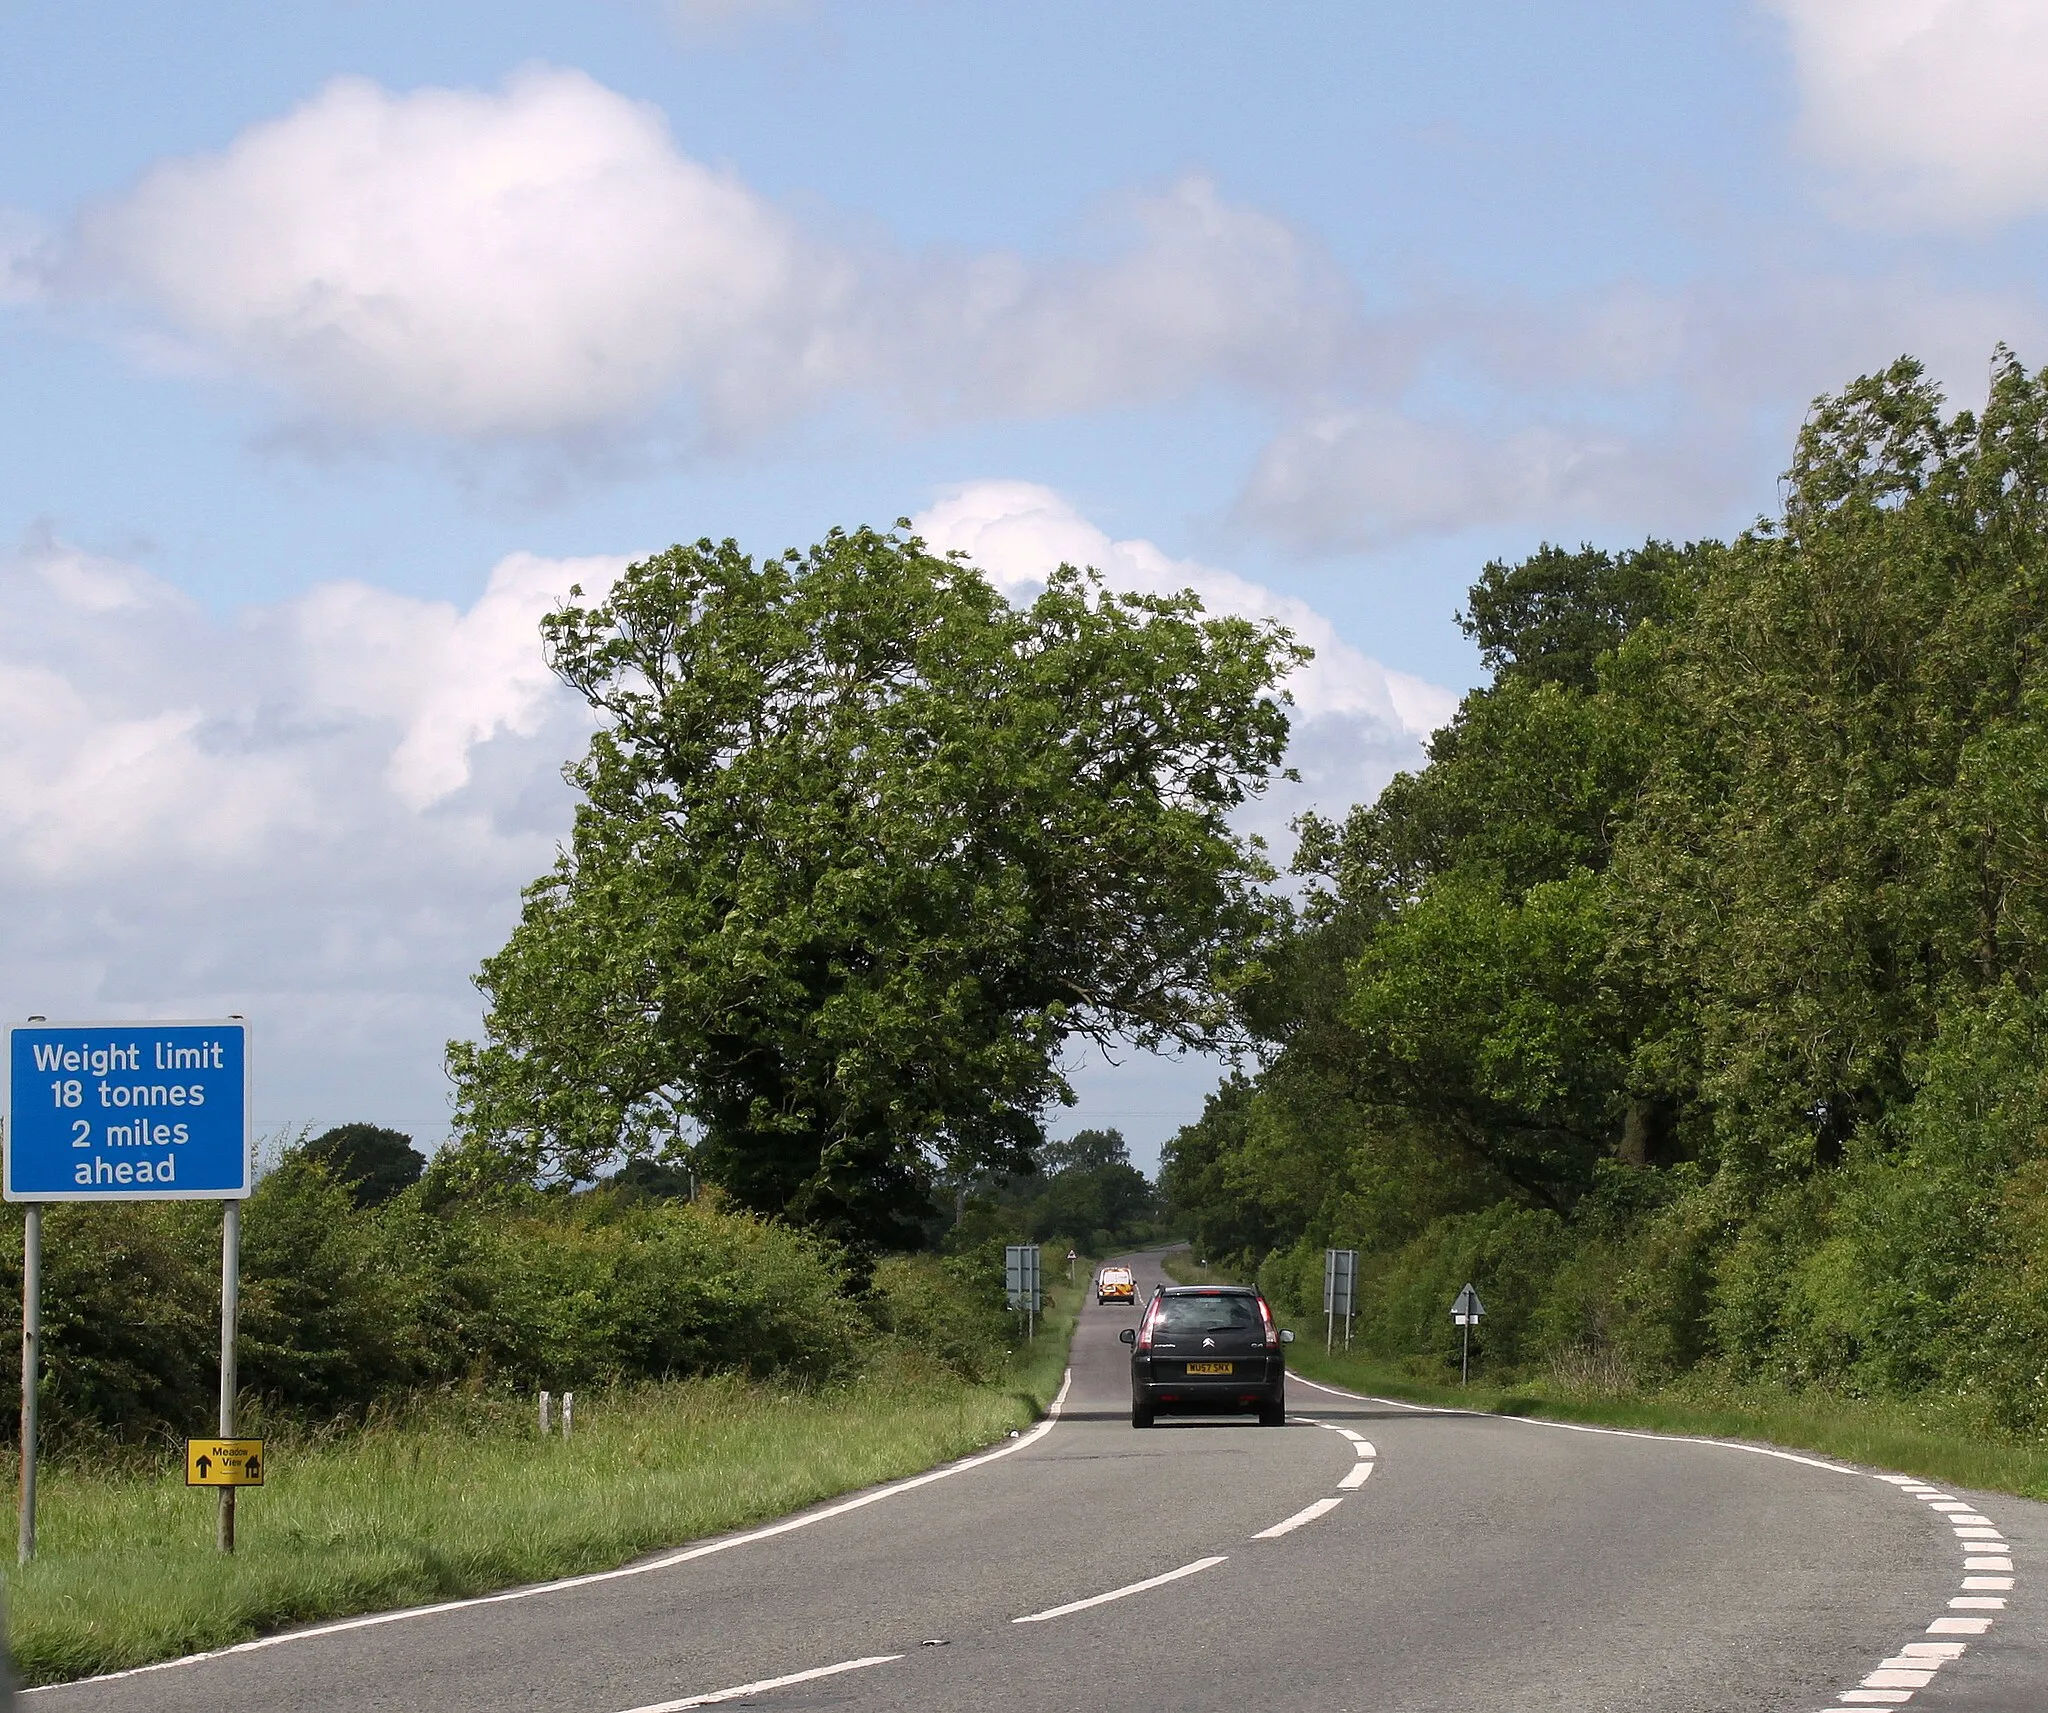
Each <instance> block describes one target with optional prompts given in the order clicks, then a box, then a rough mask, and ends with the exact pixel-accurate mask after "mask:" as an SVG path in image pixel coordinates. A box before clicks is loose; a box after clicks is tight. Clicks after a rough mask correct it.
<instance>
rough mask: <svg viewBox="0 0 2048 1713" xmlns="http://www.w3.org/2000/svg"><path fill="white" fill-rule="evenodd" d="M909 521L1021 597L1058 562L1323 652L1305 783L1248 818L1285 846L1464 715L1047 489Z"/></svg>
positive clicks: (1291, 606)
mask: <svg viewBox="0 0 2048 1713" xmlns="http://www.w3.org/2000/svg"><path fill="white" fill-rule="evenodd" d="M911 522H912V525H913V526H914V527H915V529H916V530H917V532H918V534H920V535H921V536H923V537H924V539H925V540H926V541H927V542H928V543H929V544H930V545H931V546H932V547H933V549H935V550H936V551H938V552H941V553H945V552H951V551H953V550H955V549H957V550H959V551H961V552H963V553H965V554H966V555H967V556H968V558H969V559H970V560H972V561H973V562H974V564H976V565H977V566H979V567H980V568H981V569H982V570H983V571H984V572H986V573H987V574H988V576H989V578H990V579H991V580H992V581H993V582H994V583H995V584H996V585H997V586H998V587H999V588H1002V589H1003V590H1004V591H1005V592H1006V593H1009V594H1011V595H1013V596H1016V595H1024V594H1029V593H1030V592H1031V591H1032V590H1033V589H1034V588H1035V587H1036V586H1037V585H1039V584H1042V583H1043V582H1044V580H1045V578H1046V575H1047V573H1048V572H1050V571H1052V570H1053V569H1054V568H1055V567H1056V566H1058V565H1061V564H1070V565H1092V566H1093V567H1095V569H1096V570H1098V571H1100V572H1101V573H1102V575H1103V580H1104V581H1105V582H1106V583H1107V584H1108V585H1109V587H1111V588H1113V589H1120V590H1126V591H1130V592H1133V593H1144V594H1171V593H1174V592H1177V591H1179V590H1181V589H1193V590H1194V591H1195V593H1196V594H1197V595H1199V596H1200V597H1201V599H1202V604H1203V606H1204V607H1206V608H1207V609H1208V610H1209V611H1211V612H1213V613H1219V614H1231V615H1236V616H1240V617H1246V618H1275V619H1278V620H1280V621H1281V622H1282V623H1283V624H1285V625H1286V626H1287V627H1288V628H1289V629H1290V630H1292V631H1293V632H1294V634H1295V636H1296V637H1297V638H1298V639H1299V640H1300V641H1302V642H1304V643H1306V644H1308V646H1309V647H1311V648H1313V649H1314V650H1315V658H1314V659H1313V660H1312V661H1310V662H1309V664H1308V665H1307V666H1305V667H1303V668H1301V669H1300V670H1299V671H1297V672H1296V673H1294V674H1293V676H1292V677H1291V678H1290V679H1289V681H1288V684H1287V689H1288V690H1289V692H1290V693H1291V694H1292V695H1293V697H1294V701H1295V724H1294V735H1293V740H1292V743H1291V745H1290V748H1289V751H1288V762H1289V764H1290V765H1291V766H1293V767H1294V768H1296V769H1297V770H1298V771H1299V772H1300V773H1301V776H1302V780H1301V783H1300V784H1299V785H1290V784H1288V783H1286V782H1284V781H1283V782H1281V783H1279V784H1276V785H1275V786H1274V787H1273V789H1272V790H1271V791H1270V792H1269V793H1268V794H1267V796H1266V797H1265V798H1264V800H1263V801H1262V802H1261V803H1260V804H1259V805H1257V806H1256V807H1255V808H1254V809H1253V810H1252V811H1250V813H1249V814H1248V816H1247V818H1246V824H1247V825H1248V826H1249V827H1251V828H1252V829H1253V830H1255V831H1258V832H1260V833H1261V834H1263V835H1264V836H1265V837H1266V838H1268V839H1269V840H1271V841H1273V842H1275V843H1276V844H1277V845H1282V846H1284V845H1285V843H1286V838H1285V829H1286V827H1287V824H1288V822H1289V821H1291V820H1292V819H1293V818H1294V816H1296V815H1298V814H1300V813H1301V812H1302V811H1303V810H1304V809H1310V808H1316V809H1321V810H1324V811H1325V812H1328V813H1333V814H1337V815H1341V814H1342V813H1343V811H1344V810H1346V809H1348V808H1349V807H1350V806H1351V805H1352V804H1354V803H1359V802H1365V801H1369V800H1370V799H1371V798H1373V797H1375V796H1377V795H1378V793H1379V790H1380V788H1381V787H1382V786H1383V785H1385V784H1386V782H1387V781H1388V780H1389V779H1390V778H1392V777H1393V775H1394V774H1395V773H1396V772H1398V771H1400V770H1401V769H1403V768H1412V767H1416V766H1419V765H1420V764H1421V761H1422V759H1423V757H1422V742H1423V740H1424V739H1425V738H1426V737H1427V736H1428V735H1429V733H1430V732H1432V731H1434V730H1435V729H1436V728H1437V727H1438V726H1440V725H1442V724H1443V723H1444V722H1445V721H1447V720H1448V719H1449V718H1450V717H1451V715H1452V713H1453V712H1455V711H1456V708H1457V702H1458V699H1457V697H1456V695H1455V694H1453V693H1452V692H1451V691H1448V690H1444V689H1442V688H1440V687H1438V686H1436V685H1433V684H1428V683H1425V682H1424V681H1423V680H1421V679H1419V678H1414V677H1410V676H1409V675H1408V674H1406V673H1401V672H1394V671H1391V670H1390V669H1388V668H1387V667H1385V666H1382V665H1381V664H1380V663H1379V662H1378V661H1376V660H1374V659H1372V658H1370V657H1369V656H1367V655H1365V654H1363V653H1361V652H1360V651H1359V650H1358V649H1357V648H1355V647H1353V646H1352V645H1351V644H1350V643H1348V642H1346V641H1345V640H1344V639H1343V638H1342V637H1341V636H1339V635H1338V633H1337V630H1336V627H1335V626H1333V625H1332V624H1331V623H1330V621H1329V620H1328V619H1326V618H1325V617H1323V615H1322V614H1320V613H1318V612H1317V611H1316V610H1315V609H1314V608H1312V607H1310V606H1309V605H1308V604H1307V603H1306V602H1304V601H1300V600H1297V599H1295V598H1294V597H1292V596H1289V595H1281V594H1277V593H1275V592H1274V591H1273V590H1270V589H1267V588H1263V587H1261V586H1260V585H1259V584H1257V583H1253V582H1250V581H1248V580H1246V579H1245V578H1242V577H1239V576H1238V575H1236V573H1234V572H1231V571H1224V570H1219V569H1217V568H1215V567H1213V566H1208V565H1201V564H1198V563H1196V562H1195V561H1193V560H1188V559H1174V558H1171V557H1169V556H1168V555H1167V554H1165V553H1163V552H1162V551H1160V549H1159V548H1158V547H1156V546H1155V545H1153V543H1151V542H1149V541H1144V540H1129V541H1114V540H1112V539H1111V538H1110V537H1109V536H1108V535H1107V534H1106V533H1104V531H1102V530H1101V529H1099V528H1097V527H1096V526H1095V525H1094V524H1092V523H1090V522H1089V521H1088V520H1087V519H1086V518H1084V517H1083V516H1081V514H1080V513H1079V512H1077V511H1076V510H1075V509H1074V507H1073V506H1072V504H1071V503H1069V502H1068V501H1067V500H1066V499H1064V498H1063V497H1062V496H1061V495H1059V494H1058V493H1056V492H1054V491H1053V490H1052V489H1050V488H1046V487H1041V486H1039V485H1038V484H1037V483H1034V482H1002V481H983V482H972V483H968V484H966V485H965V486H963V487H961V488H960V489H958V490H957V491H956V492H954V493H952V494H950V495H948V496H947V497H946V498H945V499H943V500H941V501H939V502H938V503H937V504H936V505H934V506H932V507H930V508H929V509H928V510H926V511H924V512H921V513H920V514H919V515H918V516H916V517H915V518H913V519H912V520H911Z"/></svg>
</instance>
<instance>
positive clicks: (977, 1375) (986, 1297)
mask: <svg viewBox="0 0 2048 1713" xmlns="http://www.w3.org/2000/svg"><path fill="white" fill-rule="evenodd" d="M1001 1259H1002V1258H1001V1256H1000V1255H999V1256H997V1257H996V1260H997V1264H998V1268H1000V1263H1001ZM986 1271H987V1269H986V1268H985V1267H980V1268H977V1267H975V1265H974V1262H973V1261H972V1260H969V1261H965V1262H963V1261H962V1260H961V1259H959V1258H948V1259H945V1260H941V1259H940V1258H939V1257H938V1256H936V1255H892V1256H889V1257H887V1258H886V1259H884V1260H882V1261H880V1262H877V1263H876V1265H875V1272H874V1278H873V1280H872V1281H871V1283H870V1285H869V1288H868V1289H869V1295H868V1313H869V1314H870V1316H871V1317H872V1318H873V1320H874V1323H875V1325H876V1327H877V1328H878V1329H879V1330H880V1331H882V1332H883V1333H885V1334H888V1335H890V1336H891V1337H894V1338H896V1339H898V1340H900V1341H901V1342H902V1343H904V1344H906V1345H908V1346H910V1347H911V1348H912V1349H914V1350H916V1351H918V1352H920V1353H921V1354H923V1355H925V1356H927V1357H929V1358H930V1359H931V1360H933V1361H935V1362H937V1363H938V1364H939V1365H940V1366H942V1367H944V1368H947V1369H949V1370H951V1371H952V1372H953V1373H955V1374H957V1375H959V1376H960V1378H961V1379H963V1380H969V1381H973V1382H976V1383H979V1382H981V1381H984V1380H988V1379H992V1378H993V1377H994V1376H995V1375H997V1374H999V1373H1001V1371H1002V1368H1003V1363H1004V1361H1005V1359H1006V1356H1007V1353H1008V1350H1009V1348H1010V1345H1011V1340H1012V1337H1013V1333H1012V1329H1011V1317H1010V1314H1009V1310H1008V1308H1007V1307H1006V1306H1005V1303H1004V1299H1003V1295H1002V1293H1001V1292H1000V1291H999V1290H998V1291H991V1290H990V1289H989V1288H988V1285H987V1282H986V1279H985V1278H984V1277H982V1276H981V1275H982V1274H983V1273H985V1272H986ZM995 1277H996V1278H997V1279H998V1280H1000V1278H1001V1273H1000V1271H999V1270H998V1271H997V1273H996V1274H995Z"/></svg>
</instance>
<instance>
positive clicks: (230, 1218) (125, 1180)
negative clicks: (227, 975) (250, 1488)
mask: <svg viewBox="0 0 2048 1713" xmlns="http://www.w3.org/2000/svg"><path fill="white" fill-rule="evenodd" d="M6 1057H7V1074H6V1078H5V1081H4V1083H0V1136H4V1138H5V1148H6V1157H5V1162H4V1167H0V1170H4V1181H0V1195H4V1197H5V1199H6V1200H8V1201H14V1202H22V1203H25V1204H26V1206H27V1210H28V1219H27V1224H26V1228H25V1230H24V1232H23V1250H22V1270H21V1521H20V1533H19V1540H18V1545H17V1550H18V1552H19V1554H20V1557H21V1559H22V1561H23V1562H24V1563H26V1562H27V1561H28V1559H29V1558H30V1557H31V1556H33V1554H34V1552H35V1543H36V1516H35V1509H36V1434H37V1428H38V1426H39V1422H38V1415H39V1411H38V1408H37V1405H38V1398H37V1392H38V1389H39V1382H40V1379H41V1375H42V1368H43V1360H42V1356H43V1352H42V1342H43V1338H42V1300H41V1297H42V1271H43V1268H42V1235H43V1222H42V1205H43V1204H44V1203H46V1202H53V1201H218V1202H221V1203H222V1204H223V1213H224V1218H223V1221H222V1230H221V1297H220V1357H221V1370H220V1385H221V1393H220V1431H221V1437H222V1438H223V1439H229V1438H232V1436H233V1434H234V1415H235V1321H236V1297H237V1290H238V1286H239V1283H240V1278H239V1275H240V1269H241V1243H242V1207H241V1203H242V1198H243V1197H245V1196H247V1195H248V1194H249V1191H250V1189H251V1187H252V1186H251V1184H250V1181H249V1161H250V1149H249V1123H250V1119H249V1026H248V1024H247V1022H246V1021H245V1020H244V1019H242V1018H240V1017H227V1018H221V1019H218V1020H215V1021H212V1022H199V1023H49V1022H46V1021H45V1020H44V1019H42V1018H40V1017H32V1018H30V1019H29V1021H28V1022H26V1023H19V1024H10V1025H9V1026H8V1029H7V1046H6ZM258 1467H259V1468H260V1467H261V1465H260V1461H259V1464H258ZM213 1484H214V1483H211V1482H208V1483H206V1485H213ZM234 1541H235V1513H234V1492H233V1489H232V1488H231V1487H224V1488H223V1489H222V1493H221V1520H220V1544H221V1547H222V1549H223V1550H224V1551H229V1552H232V1551H233V1550H234Z"/></svg>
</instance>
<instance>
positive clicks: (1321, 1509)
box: [1252, 1464, 1372, 1541]
mask: <svg viewBox="0 0 2048 1713" xmlns="http://www.w3.org/2000/svg"><path fill="white" fill-rule="evenodd" d="M1371 1467H1372V1465H1371V1464H1363V1465H1358V1464H1354V1465H1353V1469H1354V1470H1356V1469H1358V1468H1365V1469H1370V1468H1371ZM1343 1503H1344V1496H1343V1494H1341V1493H1339V1494H1337V1495H1336V1496H1335V1497H1334V1498H1329V1499H1318V1500H1317V1501H1316V1502H1315V1503H1314V1504H1313V1505H1305V1506H1303V1507H1302V1509H1300V1510H1298V1511H1296V1512H1295V1513H1294V1515H1293V1516H1291V1517H1287V1518H1285V1519H1283V1520H1282V1521H1280V1522H1277V1523H1275V1524H1274V1525H1273V1526H1272V1527H1271V1528H1270V1529H1261V1530H1259V1532H1258V1533H1257V1534H1255V1535H1253V1536H1252V1539H1253V1540H1255V1541H1271V1540H1278V1539H1279V1538H1280V1537H1281V1536H1282V1535H1284V1534H1287V1533H1288V1532H1289V1531H1290V1530H1293V1529H1298V1528H1300V1527H1301V1525H1302V1524H1303V1523H1312V1522H1314V1521H1315V1520H1316V1518H1318V1517H1324V1516H1328V1515H1329V1514H1330V1512H1332V1511H1334V1510H1335V1509H1336V1508H1337V1507H1338V1506H1339V1505H1341V1504H1343Z"/></svg>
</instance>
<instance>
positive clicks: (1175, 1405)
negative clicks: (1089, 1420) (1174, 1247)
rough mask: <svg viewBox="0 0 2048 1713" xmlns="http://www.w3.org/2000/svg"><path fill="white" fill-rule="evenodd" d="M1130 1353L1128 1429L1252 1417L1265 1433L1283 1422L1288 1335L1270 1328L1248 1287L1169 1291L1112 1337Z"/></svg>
mask: <svg viewBox="0 0 2048 1713" xmlns="http://www.w3.org/2000/svg"><path fill="white" fill-rule="evenodd" d="M1118 1336H1119V1337H1120V1338H1122V1339H1123V1341H1124V1343H1126V1344H1128V1345H1130V1346H1132V1350H1131V1426H1132V1427H1140V1428H1146V1427H1150V1426H1151V1425H1152V1418H1153V1417H1154V1416H1155V1415H1157V1414H1159V1413H1160V1412H1161V1411H1165V1412H1168V1413H1170V1414H1174V1415H1183V1414H1185V1415H1194V1414H1210V1413H1214V1412H1217V1411H1222V1412H1225V1413H1235V1412H1237V1411H1240V1410H1257V1411H1258V1412H1259V1421H1260V1422H1261V1423H1262V1424H1263V1425H1264V1426H1266V1427H1278V1426H1280V1424H1281V1423H1282V1422H1284V1421H1286V1419H1287V1359H1286V1356H1285V1354H1284V1352H1283V1351H1282V1349H1281V1347H1282V1346H1283V1345H1287V1344H1292V1343H1293V1342H1294V1334H1293V1333H1291V1332H1282V1331H1281V1330H1280V1329H1279V1328H1278V1327H1276V1326H1275V1325H1274V1324H1273V1311H1272V1309H1271V1308H1269V1307H1268V1306H1267V1304H1266V1299H1265V1298H1264V1297H1262V1296H1260V1295H1259V1293H1258V1292H1257V1291H1255V1290H1253V1289H1252V1288H1251V1287H1250V1286H1248V1285H1169V1286H1166V1287H1165V1288H1163V1289H1161V1290H1157V1291H1154V1292H1153V1293H1152V1301H1151V1302H1150V1303H1149V1304H1147V1305H1146V1308H1145V1318H1144V1320H1143V1321H1142V1322H1140V1323H1139V1324H1138V1325H1137V1326H1136V1327H1125V1328H1124V1330H1123V1331H1122V1332H1121V1333H1120V1334H1119V1335H1118Z"/></svg>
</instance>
